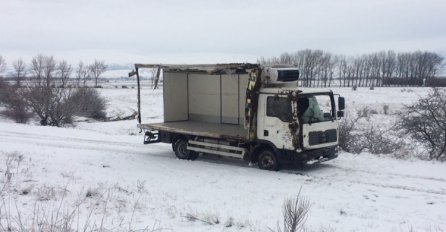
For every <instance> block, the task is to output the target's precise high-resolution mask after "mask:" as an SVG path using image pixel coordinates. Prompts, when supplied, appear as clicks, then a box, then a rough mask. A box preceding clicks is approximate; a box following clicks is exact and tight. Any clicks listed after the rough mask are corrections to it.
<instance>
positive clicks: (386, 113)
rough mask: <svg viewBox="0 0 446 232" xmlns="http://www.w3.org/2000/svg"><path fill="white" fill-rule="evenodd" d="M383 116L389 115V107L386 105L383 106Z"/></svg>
mask: <svg viewBox="0 0 446 232" xmlns="http://www.w3.org/2000/svg"><path fill="white" fill-rule="evenodd" d="M383 114H385V115H388V114H389V105H387V104H385V105H383Z"/></svg>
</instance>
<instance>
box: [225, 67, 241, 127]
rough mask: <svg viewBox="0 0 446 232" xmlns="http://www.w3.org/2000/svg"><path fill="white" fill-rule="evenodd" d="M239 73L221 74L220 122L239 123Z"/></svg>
mask: <svg viewBox="0 0 446 232" xmlns="http://www.w3.org/2000/svg"><path fill="white" fill-rule="evenodd" d="M238 87H239V75H238V74H234V75H222V76H221V104H222V105H221V123H226V124H240V118H239V104H240V101H239V95H240V92H239V88H238Z"/></svg>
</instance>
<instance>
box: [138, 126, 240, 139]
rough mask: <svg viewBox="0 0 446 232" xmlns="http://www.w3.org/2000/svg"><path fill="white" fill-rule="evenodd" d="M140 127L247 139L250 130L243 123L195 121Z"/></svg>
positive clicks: (212, 136)
mask: <svg viewBox="0 0 446 232" xmlns="http://www.w3.org/2000/svg"><path fill="white" fill-rule="evenodd" d="M140 127H141V128H143V129H150V130H161V131H167V132H176V133H181V134H189V135H198V136H203V137H210V138H232V139H238V140H246V137H247V134H248V131H247V130H246V129H245V128H244V127H243V126H241V125H231V124H219V123H206V122H195V121H178V122H164V123H150V124H141V125H140Z"/></svg>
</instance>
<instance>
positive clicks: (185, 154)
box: [173, 139, 198, 160]
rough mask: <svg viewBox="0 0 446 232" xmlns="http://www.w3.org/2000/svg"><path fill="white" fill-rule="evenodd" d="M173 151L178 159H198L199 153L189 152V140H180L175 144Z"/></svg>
mask: <svg viewBox="0 0 446 232" xmlns="http://www.w3.org/2000/svg"><path fill="white" fill-rule="evenodd" d="M173 151H174V152H175V156H176V157H177V158H178V159H184V160H194V159H196V158H197V157H198V153H197V152H195V151H190V150H187V140H186V139H178V140H177V141H175V143H174V144H173Z"/></svg>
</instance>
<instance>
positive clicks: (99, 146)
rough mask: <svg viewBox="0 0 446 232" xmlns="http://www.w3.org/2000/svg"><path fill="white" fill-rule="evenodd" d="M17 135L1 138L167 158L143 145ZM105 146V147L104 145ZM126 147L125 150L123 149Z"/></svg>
mask: <svg viewBox="0 0 446 232" xmlns="http://www.w3.org/2000/svg"><path fill="white" fill-rule="evenodd" d="M15 134H16V135H8V134H4V133H1V132H0V138H1V141H2V142H8V143H17V144H23V143H29V144H32V145H36V146H45V147H54V148H68V149H75V150H79V149H81V150H94V151H103V152H104V151H105V152H113V153H125V154H138V155H150V156H156V157H166V155H165V154H162V153H164V152H159V153H160V154H159V155H158V154H157V152H150V150H149V149H146V148H145V147H143V146H142V144H140V145H141V147H139V146H138V145H139V144H137V143H125V142H113V141H104V140H94V139H80V138H67V137H60V136H48V137H50V138H51V139H49V138H46V137H41V135H30V134H26V133H15ZM104 144H105V145H104ZM123 147H124V148H123Z"/></svg>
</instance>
